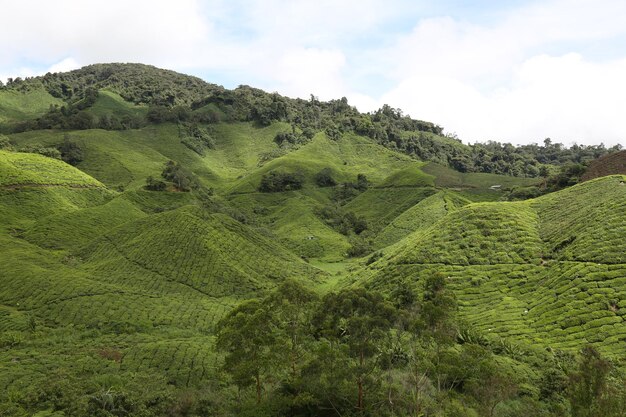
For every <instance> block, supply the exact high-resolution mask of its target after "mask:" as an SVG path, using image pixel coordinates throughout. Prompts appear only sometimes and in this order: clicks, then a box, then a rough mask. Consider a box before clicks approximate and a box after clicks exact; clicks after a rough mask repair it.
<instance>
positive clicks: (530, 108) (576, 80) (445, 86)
mask: <svg viewBox="0 0 626 417" xmlns="http://www.w3.org/2000/svg"><path fill="white" fill-rule="evenodd" d="M624 73H626V60H620V61H614V62H608V63H601V64H593V63H590V62H587V61H585V60H584V59H583V58H582V57H581V56H580V55H577V54H568V55H564V56H561V57H550V56H547V55H541V56H536V57H532V58H530V59H528V60H527V61H525V62H524V63H523V64H522V65H521V66H520V67H519V69H518V70H517V71H515V72H514V74H513V78H514V79H513V82H512V84H511V87H509V88H502V89H498V90H495V91H492V92H489V93H488V94H485V93H482V92H480V91H479V90H477V89H476V88H474V87H472V86H471V85H469V84H467V83H463V82H460V81H458V80H455V79H453V78H445V77H436V76H418V77H413V78H408V79H406V80H404V81H402V82H401V83H400V84H399V85H398V87H397V88H395V89H394V90H393V91H391V92H390V93H389V94H387V95H385V96H384V97H383V98H382V100H381V101H383V102H387V103H396V106H399V107H401V108H403V109H404V110H405V112H408V113H410V114H412V115H415V116H419V117H421V118H424V119H426V120H432V121H435V122H437V123H440V124H442V125H443V126H444V127H445V128H446V130H447V131H450V132H452V131H454V132H457V133H458V134H459V135H460V136H461V137H462V138H464V139H465V140H469V141H476V140H481V141H484V140H500V141H510V142H513V143H528V142H533V141H535V142H540V141H541V140H543V138H545V137H552V138H553V139H556V140H560V141H566V142H574V141H576V142H578V143H596V144H597V143H600V142H601V141H603V142H604V143H605V144H616V143H624V139H625V138H626V126H624V124H623V122H622V118H623V114H622V113H623V109H625V108H626V80H625V79H624V77H623V74H624Z"/></svg>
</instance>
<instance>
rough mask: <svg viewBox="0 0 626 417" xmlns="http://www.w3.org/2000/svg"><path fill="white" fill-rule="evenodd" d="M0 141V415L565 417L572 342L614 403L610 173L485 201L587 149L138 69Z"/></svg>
mask: <svg viewBox="0 0 626 417" xmlns="http://www.w3.org/2000/svg"><path fill="white" fill-rule="evenodd" d="M51 105H52V107H51ZM0 129H2V131H3V132H4V133H6V138H5V137H4V136H3V135H0V147H1V148H3V149H2V150H0V247H1V248H2V251H0V284H1V285H0V415H10V416H13V415H15V416H31V415H36V416H40V417H42V416H61V415H66V416H82V415H99V416H106V417H110V416H162V415H169V416H194V415H197V416H201V415H219V416H233V415H255V416H256V415H268V416H269V415H294V416H305V415H306V416H317V415H361V416H362V415H372V416H374V415H390V416H391V415H415V414H417V413H418V412H420V413H422V414H423V415H454V416H468V417H470V416H482V415H489V412H487V411H485V410H487V409H489V410H491V412H492V413H495V414H493V415H497V416H518V415H542V416H562V415H566V416H567V415H570V413H569V411H568V410H569V408H568V407H570V402H571V401H573V399H572V398H571V396H570V394H568V393H569V392H570V391H571V385H568V384H572V382H568V381H574V380H575V377H574V376H575V375H577V374H576V372H577V369H579V368H577V366H578V364H579V363H580V361H581V360H583V359H581V357H580V356H576V355H578V352H579V351H580V350H581V348H583V347H585V346H587V345H590V346H592V347H593V348H594V349H597V350H598V352H599V353H598V355H600V354H601V355H603V358H604V357H607V358H609V359H610V360H611V362H610V364H611V365H610V366H611V374H610V379H609V382H608V383H607V384H608V385H607V386H610V387H611V388H610V389H612V390H614V391H611V392H612V393H613V394H612V398H616V399H620V398H622V397H621V396H620V395H621V393H622V391H619V389H620V388H618V386H619V382H620V381H622V380H623V379H620V378H622V376H621V374H620V372H622V371H623V369H624V366H625V363H624V360H625V358H626V351H625V350H624V346H625V345H624V341H626V326H624V323H623V317H624V314H625V312H626V301H624V300H625V299H626V255H625V254H626V246H625V245H626V243H625V242H626V217H625V216H626V187H625V186H624V185H623V184H624V182H625V180H626V178H625V177H624V176H622V175H612V176H604V177H601V178H597V179H593V180H590V181H586V182H584V183H581V184H578V185H576V186H573V187H570V188H566V189H564V190H561V191H558V192H554V193H549V194H546V195H543V196H541V197H538V198H535V199H528V200H524V201H515V202H510V201H506V200H507V199H508V196H509V192H510V191H511V190H514V189H516V188H523V187H535V186H537V187H538V186H539V182H540V180H539V178H537V175H539V170H540V168H546V167H548V168H550V169H552V168H555V169H556V168H558V167H559V166H560V165H559V164H565V163H567V161H569V160H570V159H577V158H578V159H580V158H582V159H585V158H591V155H594V156H595V155H597V156H600V155H601V154H603V153H606V152H608V150H607V149H604V148H602V149H600V148H597V147H588V148H586V147H579V148H576V149H575V150H567V149H564V148H562V147H560V146H554V145H552V144H550V143H546V144H545V145H544V146H542V147H537V146H535V147H528V148H524V147H518V148H516V147H512V146H511V145H508V144H504V145H503V144H497V143H495V142H494V143H488V144H477V145H471V146H470V145H464V144H462V143H461V142H460V141H458V140H457V139H455V138H453V137H448V136H445V135H443V129H442V128H441V127H439V126H437V125H434V124H432V123H429V122H425V121H420V120H415V119H412V118H410V117H408V116H405V115H404V114H402V112H401V111H400V110H398V109H393V108H391V107H389V106H384V107H383V108H382V109H380V110H379V111H377V112H373V113H369V114H364V113H360V112H358V111H357V110H356V109H355V108H354V107H351V106H350V105H348V103H347V100H345V99H340V100H332V101H330V102H320V101H319V100H318V99H316V98H315V97H312V98H311V99H310V100H301V99H290V98H286V97H282V96H280V95H278V94H268V93H266V92H263V91H261V90H257V89H254V88H251V87H247V86H242V87H239V88H237V89H235V90H227V89H224V88H222V87H218V86H215V85H212V84H209V83H206V82H204V81H202V80H200V79H198V78H194V77H188V76H185V75H183V74H178V73H175V72H172V71H167V70H160V69H157V68H154V67H150V66H144V65H139V64H98V65H92V66H88V67H85V68H83V69H80V70H77V71H72V72H69V73H61V74H47V75H45V76H43V77H35V78H30V79H27V80H20V81H17V82H13V83H11V84H10V85H9V86H7V87H4V88H1V89H0ZM577 152H578V153H577ZM537 158H539V159H541V160H542V161H545V162H538V161H539V159H537ZM612 158H614V157H613V156H610V157H607V159H600V160H598V161H599V162H597V163H599V164H601V165H602V164H605V165H606V163H605V162H603V161H607V160H609V161H613V160H614V159H612ZM611 164H613V163H611ZM613 165H614V164H613ZM594 166H595V165H594V163H592V164H591V165H590V167H591V168H590V169H591V170H592V171H593V170H595V171H594V172H598V173H600V171H599V170H597V169H595V168H593V167H594ZM503 174H508V175H503ZM457 307H458V308H457ZM594 352H595V351H594ZM598 360H600V359H598ZM602 360H604V359H602ZM581 366H582V365H581ZM607 366H608V365H607ZM607 369H608V368H607ZM416 375H417V377H416ZM605 376H606V375H605ZM555 381H556V382H555ZM510 384H513V385H510ZM611 384H613V385H611ZM357 385H358V388H357ZM499 387H504V388H502V389H505V388H506V389H507V390H508V391H507V392H506V393H504V394H506V395H504V394H502V392H501V391H498V392H500V393H501V394H502V399H501V400H498V403H496V405H495V406H494V405H493V404H492V403H491V402H490V401H493V398H494V396H495V397H497V398H500V397H498V395H500V394H497V395H496V394H493V392H496V391H490V392H486V391H484V390H489V389H491V390H498V389H501V388H499ZM607 389H608V388H607ZM359 392H360V393H361V394H363V392H365V394H364V397H365V400H364V401H365V404H366V408H363V409H359V407H358V406H357V407H356V408H355V404H357V401H360V400H362V399H363V397H361V396H359ZM546 392H549V394H547V393H546ZM359 398H360V400H359ZM624 398H626V397H624ZM607 401H608V400H607ZM616 401H617V400H616ZM620 401H621V400H620ZM610 404H611V407H613V406H614V403H610ZM492 406H493V407H495V408H492ZM616 409H619V407H617V408H616ZM420 410H421V411H420ZM494 410H495V411H494ZM417 415H419V414H417ZM605 415H607V416H611V415H615V416H617V415H619V414H610V413H609V412H606V414H605Z"/></svg>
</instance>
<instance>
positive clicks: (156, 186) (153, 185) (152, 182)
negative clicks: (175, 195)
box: [145, 176, 167, 191]
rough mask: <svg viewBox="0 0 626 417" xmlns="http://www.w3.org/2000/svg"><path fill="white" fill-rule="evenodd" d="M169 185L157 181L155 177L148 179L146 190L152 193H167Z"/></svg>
mask: <svg viewBox="0 0 626 417" xmlns="http://www.w3.org/2000/svg"><path fill="white" fill-rule="evenodd" d="M166 187H167V184H165V183H164V182H163V181H160V180H157V179H155V178H154V177H153V176H149V177H148V178H146V186H145V188H146V190H150V191H165V188H166Z"/></svg>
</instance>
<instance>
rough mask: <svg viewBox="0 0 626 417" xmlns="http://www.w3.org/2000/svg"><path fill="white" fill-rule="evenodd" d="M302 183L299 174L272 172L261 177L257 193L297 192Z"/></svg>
mask: <svg viewBox="0 0 626 417" xmlns="http://www.w3.org/2000/svg"><path fill="white" fill-rule="evenodd" d="M303 182H304V178H303V175H302V174H300V173H288V172H277V171H272V172H270V173H269V174H266V175H263V177H262V178H261V184H260V185H259V191H261V192H264V193H274V192H280V191H289V190H299V189H300V188H302V183H303Z"/></svg>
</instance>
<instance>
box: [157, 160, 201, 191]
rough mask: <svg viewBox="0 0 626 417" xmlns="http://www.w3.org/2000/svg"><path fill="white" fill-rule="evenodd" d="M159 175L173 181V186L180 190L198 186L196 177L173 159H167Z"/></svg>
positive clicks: (188, 189)
mask: <svg viewBox="0 0 626 417" xmlns="http://www.w3.org/2000/svg"><path fill="white" fill-rule="evenodd" d="M161 176H162V177H163V178H164V179H165V180H167V181H171V182H173V183H174V186H175V187H176V188H177V189H178V190H180V191H191V190H192V189H195V188H198V187H199V184H198V181H197V179H196V177H195V176H194V175H193V174H192V173H191V172H189V171H188V170H187V169H185V168H184V167H183V166H181V165H180V164H179V163H177V162H174V161H168V162H167V163H166V164H165V168H163V172H162V173H161Z"/></svg>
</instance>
